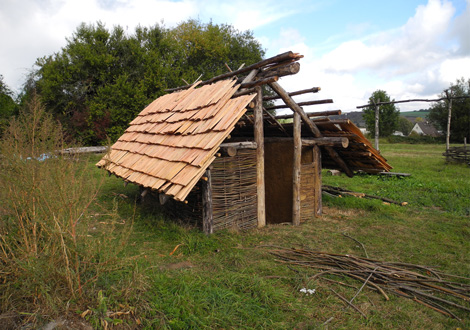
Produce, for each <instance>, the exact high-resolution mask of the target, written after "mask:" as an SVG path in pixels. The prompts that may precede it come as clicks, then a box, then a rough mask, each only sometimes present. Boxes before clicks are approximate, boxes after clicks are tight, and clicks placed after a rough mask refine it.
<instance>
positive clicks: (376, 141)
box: [374, 99, 380, 151]
mask: <svg viewBox="0 0 470 330" xmlns="http://www.w3.org/2000/svg"><path fill="white" fill-rule="evenodd" d="M377 103H380V99H379V100H377ZM377 103H376V102H375V101H374V105H375V149H376V150H377V151H378V150H379V105H378V104H377Z"/></svg>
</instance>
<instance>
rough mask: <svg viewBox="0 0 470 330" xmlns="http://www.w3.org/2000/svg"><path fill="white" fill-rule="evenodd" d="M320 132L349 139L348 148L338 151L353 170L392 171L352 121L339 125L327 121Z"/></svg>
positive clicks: (339, 123) (341, 122)
mask: <svg viewBox="0 0 470 330" xmlns="http://www.w3.org/2000/svg"><path fill="white" fill-rule="evenodd" d="M320 130H321V131H322V133H323V135H324V136H329V137H340V136H344V137H347V138H348V139H349V146H348V148H346V149H341V148H337V151H338V153H339V154H340V155H341V157H342V158H343V159H344V161H345V162H346V163H347V164H348V166H349V168H350V169H351V170H353V171H363V172H369V173H372V172H374V173H379V172H383V171H385V172H387V171H390V170H391V169H392V166H390V165H389V164H388V163H387V160H386V159H385V158H384V157H383V156H382V155H381V154H380V152H379V151H377V150H376V149H375V148H374V147H373V146H372V143H371V142H370V141H369V140H367V138H366V137H365V136H364V135H363V134H362V132H361V130H360V129H359V128H358V127H357V126H356V125H354V123H352V122H351V121H349V120H346V121H339V122H338V123H335V121H331V124H329V123H328V121H326V122H324V123H323V124H322V125H320ZM325 157H327V155H325Z"/></svg>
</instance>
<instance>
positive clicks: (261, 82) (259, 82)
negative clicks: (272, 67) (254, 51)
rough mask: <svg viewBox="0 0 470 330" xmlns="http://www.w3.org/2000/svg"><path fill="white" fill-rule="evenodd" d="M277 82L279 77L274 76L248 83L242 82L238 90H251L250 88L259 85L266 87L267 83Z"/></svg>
mask: <svg viewBox="0 0 470 330" xmlns="http://www.w3.org/2000/svg"><path fill="white" fill-rule="evenodd" d="M278 80H279V77H277V76H274V77H268V78H263V79H259V80H254V81H250V82H246V83H245V82H244V83H242V84H241V85H240V88H252V87H257V86H261V85H267V84H269V83H273V82H276V81H278Z"/></svg>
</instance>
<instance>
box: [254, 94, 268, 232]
mask: <svg viewBox="0 0 470 330" xmlns="http://www.w3.org/2000/svg"><path fill="white" fill-rule="evenodd" d="M256 92H257V95H256V98H255V100H256V106H255V108H254V109H253V112H254V116H255V125H254V126H255V127H254V129H255V132H254V135H255V142H256V145H257V149H256V186H257V195H258V228H261V227H264V226H266V204H265V202H266V200H265V184H264V132H263V92H262V89H261V87H260V86H258V87H256Z"/></svg>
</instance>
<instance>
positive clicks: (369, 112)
mask: <svg viewBox="0 0 470 330" xmlns="http://www.w3.org/2000/svg"><path fill="white" fill-rule="evenodd" d="M393 101H395V100H390V96H388V95H387V92H385V91H383V90H376V91H375V92H373V93H372V95H371V96H370V97H369V104H374V102H375V103H378V102H393ZM362 111H363V113H364V116H363V117H364V121H365V123H366V128H367V130H368V131H369V132H370V133H371V134H372V136H374V135H375V106H373V105H372V106H369V107H366V108H364V109H363V110H362ZM399 117H400V110H399V109H398V108H397V107H396V106H395V105H394V104H384V105H380V106H379V135H380V136H381V137H387V136H390V135H392V133H393V132H394V131H396V130H397V129H398V118H399Z"/></svg>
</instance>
